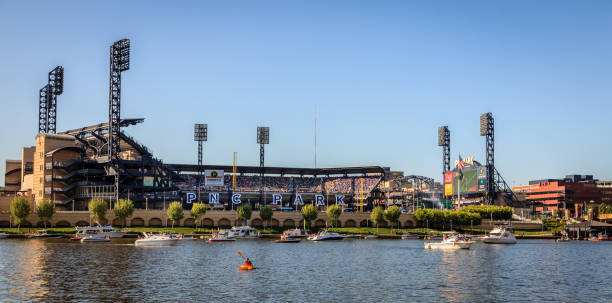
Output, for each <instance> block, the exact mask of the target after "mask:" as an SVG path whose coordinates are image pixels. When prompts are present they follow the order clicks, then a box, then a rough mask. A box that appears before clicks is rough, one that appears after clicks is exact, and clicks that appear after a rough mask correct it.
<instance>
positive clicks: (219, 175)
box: [204, 169, 224, 186]
mask: <svg viewBox="0 0 612 303" xmlns="http://www.w3.org/2000/svg"><path fill="white" fill-rule="evenodd" d="M223 173H224V171H223V170H212V169H211V170H208V169H207V170H205V171H204V185H205V186H223Z"/></svg>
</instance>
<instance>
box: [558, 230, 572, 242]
mask: <svg viewBox="0 0 612 303" xmlns="http://www.w3.org/2000/svg"><path fill="white" fill-rule="evenodd" d="M569 241H570V238H569V235H568V234H567V232H566V231H565V230H564V231H562V232H561V238H559V239H556V240H555V242H569Z"/></svg>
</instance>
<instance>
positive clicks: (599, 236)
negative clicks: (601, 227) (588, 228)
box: [589, 233, 612, 242]
mask: <svg viewBox="0 0 612 303" xmlns="http://www.w3.org/2000/svg"><path fill="white" fill-rule="evenodd" d="M610 240H612V239H610V237H608V235H607V234H606V233H599V234H597V237H595V236H593V237H590V238H589V241H594V242H599V241H610Z"/></svg>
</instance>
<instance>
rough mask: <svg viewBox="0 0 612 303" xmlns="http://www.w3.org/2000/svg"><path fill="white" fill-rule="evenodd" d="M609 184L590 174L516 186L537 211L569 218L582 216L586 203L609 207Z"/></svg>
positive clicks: (518, 192)
mask: <svg viewBox="0 0 612 303" xmlns="http://www.w3.org/2000/svg"><path fill="white" fill-rule="evenodd" d="M611 183H612V182H611V181H598V180H594V179H593V176H591V175H568V176H566V177H565V178H563V179H543V180H534V181H529V185H523V186H515V187H513V188H512V190H513V191H514V192H515V193H517V194H522V195H524V196H525V199H526V200H527V201H528V202H530V203H531V204H532V206H533V208H534V210H535V211H536V212H540V213H551V212H553V211H562V212H563V213H564V214H566V215H569V216H574V217H577V216H581V215H585V214H586V211H587V208H588V205H589V204H600V203H608V204H612V187H607V186H609V185H610V184H611Z"/></svg>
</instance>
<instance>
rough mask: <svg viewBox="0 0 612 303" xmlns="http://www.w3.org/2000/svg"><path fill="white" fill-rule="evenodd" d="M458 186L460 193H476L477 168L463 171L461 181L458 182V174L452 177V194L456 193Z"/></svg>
mask: <svg viewBox="0 0 612 303" xmlns="http://www.w3.org/2000/svg"><path fill="white" fill-rule="evenodd" d="M458 185H460V187H461V193H473V192H477V191H478V167H476V168H474V169H472V168H469V169H464V170H463V179H461V182H459V172H455V173H454V176H453V184H452V186H453V193H455V194H456V193H457V192H458V189H457V186H458Z"/></svg>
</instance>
